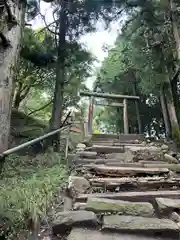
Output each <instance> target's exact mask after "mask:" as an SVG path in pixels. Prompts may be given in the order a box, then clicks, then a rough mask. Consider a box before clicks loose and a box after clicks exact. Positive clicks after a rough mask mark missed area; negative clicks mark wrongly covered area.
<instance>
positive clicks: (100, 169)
mask: <svg viewBox="0 0 180 240" xmlns="http://www.w3.org/2000/svg"><path fill="white" fill-rule="evenodd" d="M89 170H90V171H92V172H94V173H96V174H99V175H103V176H109V177H110V176H116V177H118V176H119V177H120V176H122V177H123V176H129V177H130V176H139V175H140V174H145V175H159V174H167V173H168V172H169V169H168V168H143V167H142V168H138V167H137V168H135V167H110V166H105V165H92V166H91V167H89Z"/></svg>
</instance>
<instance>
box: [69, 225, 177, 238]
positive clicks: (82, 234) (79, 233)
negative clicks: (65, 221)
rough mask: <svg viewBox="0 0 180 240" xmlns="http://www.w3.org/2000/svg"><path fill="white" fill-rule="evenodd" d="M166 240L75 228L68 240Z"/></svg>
mask: <svg viewBox="0 0 180 240" xmlns="http://www.w3.org/2000/svg"><path fill="white" fill-rule="evenodd" d="M92 239H94V240H95V239H97V240H165V238H164V237H159V236H158V237H157V236H149V235H148V236H143V235H140V234H124V233H115V232H103V231H98V230H95V229H91V228H77V227H76V228H73V229H72V231H71V233H70V234H69V236H68V237H67V240H92ZM173 239H174V240H179V237H178V236H177V237H176V238H173V237H169V238H168V239H167V238H166V240H173Z"/></svg>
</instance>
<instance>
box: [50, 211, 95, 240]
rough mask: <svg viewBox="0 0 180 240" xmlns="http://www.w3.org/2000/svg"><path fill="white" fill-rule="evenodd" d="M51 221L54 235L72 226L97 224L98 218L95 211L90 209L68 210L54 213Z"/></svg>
mask: <svg viewBox="0 0 180 240" xmlns="http://www.w3.org/2000/svg"><path fill="white" fill-rule="evenodd" d="M54 218H55V219H54V220H53V222H52V231H53V234H54V235H58V234H64V233H66V232H67V231H69V230H71V228H72V227H73V226H78V225H79V226H82V225H83V226H86V225H87V226H88V225H90V226H97V225H98V219H97V216H96V215H95V213H93V212H90V211H83V210H82V211H68V212H60V213H58V214H56V216H55V217H54Z"/></svg>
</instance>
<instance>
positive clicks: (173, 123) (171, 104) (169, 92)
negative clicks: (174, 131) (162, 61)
mask: <svg viewBox="0 0 180 240" xmlns="http://www.w3.org/2000/svg"><path fill="white" fill-rule="evenodd" d="M166 77H167V81H166V88H165V93H166V101H167V108H168V113H169V118H170V122H171V127H172V128H173V127H175V128H178V129H179V123H178V119H177V114H176V108H175V105H174V99H173V93H172V88H171V82H170V79H169V75H168V74H167V76H166Z"/></svg>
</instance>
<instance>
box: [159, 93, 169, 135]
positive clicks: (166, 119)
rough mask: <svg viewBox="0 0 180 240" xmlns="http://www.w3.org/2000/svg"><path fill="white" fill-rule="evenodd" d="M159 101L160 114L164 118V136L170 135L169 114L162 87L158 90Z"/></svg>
mask: <svg viewBox="0 0 180 240" xmlns="http://www.w3.org/2000/svg"><path fill="white" fill-rule="evenodd" d="M160 102H161V108H162V114H163V119H164V125H165V130H166V137H170V135H171V128H170V123H169V116H168V111H167V105H166V100H165V96H164V90H163V89H161V91H160Z"/></svg>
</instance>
